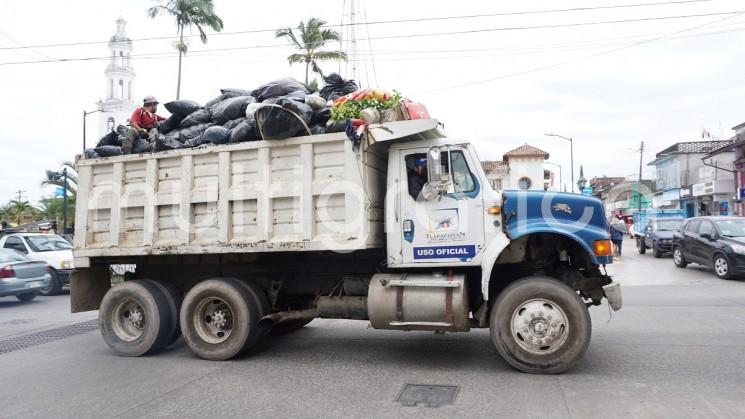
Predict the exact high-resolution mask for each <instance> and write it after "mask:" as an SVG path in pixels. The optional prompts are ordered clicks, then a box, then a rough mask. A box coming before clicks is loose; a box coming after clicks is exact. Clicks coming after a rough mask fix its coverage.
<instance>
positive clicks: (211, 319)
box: [192, 297, 234, 344]
mask: <svg viewBox="0 0 745 419" xmlns="http://www.w3.org/2000/svg"><path fill="white" fill-rule="evenodd" d="M192 322H193V324H194V328H195V330H196V332H197V334H198V335H199V337H200V338H201V339H202V340H204V341H205V342H208V343H212V344H217V343H222V342H224V341H225V340H227V339H228V338H229V337H230V334H231V333H232V331H233V324H234V322H233V310H232V309H231V308H230V305H228V303H226V302H225V301H224V300H221V299H219V298H215V297H209V298H204V299H202V301H200V302H199V304H197V307H196V310H194V313H193V314H192Z"/></svg>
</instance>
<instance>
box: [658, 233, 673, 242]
mask: <svg viewBox="0 0 745 419" xmlns="http://www.w3.org/2000/svg"><path fill="white" fill-rule="evenodd" d="M654 238H655V239H661V240H672V238H673V232H672V231H655V232H654Z"/></svg>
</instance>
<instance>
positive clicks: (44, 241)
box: [24, 234, 72, 252]
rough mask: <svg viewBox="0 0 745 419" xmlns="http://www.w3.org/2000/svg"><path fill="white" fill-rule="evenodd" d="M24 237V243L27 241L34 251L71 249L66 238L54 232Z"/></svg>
mask: <svg viewBox="0 0 745 419" xmlns="http://www.w3.org/2000/svg"><path fill="white" fill-rule="evenodd" d="M24 239H26V243H28V245H29V247H30V248H31V250H33V251H34V252H53V251H55V250H68V249H72V246H71V245H70V243H69V242H68V241H67V240H65V239H63V238H62V237H60V236H57V235H55V234H50V235H44V236H26V237H24Z"/></svg>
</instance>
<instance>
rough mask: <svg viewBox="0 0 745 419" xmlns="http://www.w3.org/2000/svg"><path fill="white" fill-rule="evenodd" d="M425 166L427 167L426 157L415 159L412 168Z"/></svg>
mask: <svg viewBox="0 0 745 419" xmlns="http://www.w3.org/2000/svg"><path fill="white" fill-rule="evenodd" d="M426 165H427V158H426V157H417V158H416V160H414V166H426Z"/></svg>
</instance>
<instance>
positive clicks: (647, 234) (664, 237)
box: [636, 218, 683, 258]
mask: <svg viewBox="0 0 745 419" xmlns="http://www.w3.org/2000/svg"><path fill="white" fill-rule="evenodd" d="M681 224H683V218H651V219H650V220H649V221H648V222H647V225H646V227H644V231H643V233H644V235H643V236H637V238H636V249H637V250H638V251H639V254H641V255H643V254H645V253H647V249H652V255H654V257H656V258H659V257H662V255H663V254H665V253H670V252H671V251H672V250H673V232H674V231H675V230H677V229H679V228H680V225H681Z"/></svg>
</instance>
